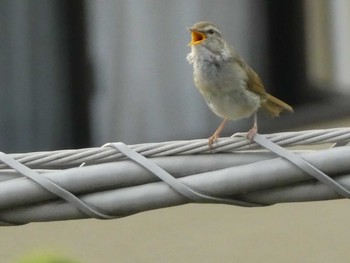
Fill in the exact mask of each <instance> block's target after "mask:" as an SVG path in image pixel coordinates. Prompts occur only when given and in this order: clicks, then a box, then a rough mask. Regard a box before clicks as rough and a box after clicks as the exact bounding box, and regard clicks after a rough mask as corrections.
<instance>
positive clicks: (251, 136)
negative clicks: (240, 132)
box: [247, 125, 258, 142]
mask: <svg viewBox="0 0 350 263" xmlns="http://www.w3.org/2000/svg"><path fill="white" fill-rule="evenodd" d="M257 133H258V126H257V125H253V127H252V128H251V129H250V130H249V131H248V133H247V139H248V140H249V141H250V142H252V141H253V139H254V137H255V135H256V134H257Z"/></svg>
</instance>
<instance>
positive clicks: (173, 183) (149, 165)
mask: <svg viewBox="0 0 350 263" xmlns="http://www.w3.org/2000/svg"><path fill="white" fill-rule="evenodd" d="M105 146H109V147H113V148H115V149H117V150H119V151H120V152H122V153H123V154H124V155H125V156H127V157H128V158H130V159H131V160H133V161H135V162H136V163H137V164H139V165H141V166H142V167H144V168H145V169H147V170H149V171H150V172H151V173H152V174H154V175H155V176H157V177H158V178H160V179H161V180H162V181H163V182H165V183H167V184H168V185H169V186H170V187H172V188H173V189H175V190H176V191H177V192H179V193H180V194H182V195H183V196H185V197H187V198H188V199H189V200H191V201H195V202H198V203H201V202H207V203H210V202H212V203H222V204H230V205H237V206H247V207H253V206H261V205H260V204H256V203H248V202H241V201H239V200H234V199H226V198H219V197H215V196H211V195H207V194H204V193H201V192H199V191H196V190H194V189H192V188H191V187H188V186H187V185H186V184H184V183H181V181H179V180H177V179H176V178H175V177H173V176H172V175H171V174H169V173H168V172H167V171H165V170H164V169H162V168H161V167H160V166H158V165H156V164H155V163H154V162H152V161H150V160H149V159H147V158H145V157H144V156H142V155H141V154H139V153H137V152H136V151H134V150H132V149H130V148H129V147H128V146H126V145H125V144H124V143H122V142H117V143H108V144H106V145H105Z"/></svg>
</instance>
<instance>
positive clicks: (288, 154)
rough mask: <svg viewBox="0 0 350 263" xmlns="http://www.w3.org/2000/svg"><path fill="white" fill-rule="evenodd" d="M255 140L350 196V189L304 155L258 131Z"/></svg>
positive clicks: (332, 187)
mask: <svg viewBox="0 0 350 263" xmlns="http://www.w3.org/2000/svg"><path fill="white" fill-rule="evenodd" d="M253 140H254V141H255V142H257V143H259V144H260V145H261V146H263V147H265V148H266V149H268V150H270V151H272V152H274V153H276V154H277V155H278V156H281V157H283V158H285V159H287V160H288V161H290V162H291V163H293V164H295V165H296V166H297V167H299V168H300V169H301V170H303V171H305V172H306V173H308V174H310V175H311V176H313V177H315V178H316V179H317V180H319V181H321V182H322V183H324V184H326V185H328V186H329V187H330V188H331V189H333V190H334V191H335V192H337V193H338V194H340V195H342V196H343V197H345V198H350V191H349V190H348V189H346V188H345V187H343V186H342V185H340V184H339V183H337V182H336V181H334V180H333V179H332V178H330V177H329V176H328V175H326V174H325V173H324V172H322V171H321V170H319V169H317V168H316V167H315V166H313V165H312V164H311V163H309V162H307V161H306V160H304V159H303V158H302V157H300V156H298V155H296V154H294V153H292V152H290V151H287V150H286V149H284V148H282V147H280V146H278V145H277V144H274V143H272V142H271V141H269V140H267V139H266V138H264V136H261V135H260V134H258V133H257V134H256V135H255V137H254V138H253Z"/></svg>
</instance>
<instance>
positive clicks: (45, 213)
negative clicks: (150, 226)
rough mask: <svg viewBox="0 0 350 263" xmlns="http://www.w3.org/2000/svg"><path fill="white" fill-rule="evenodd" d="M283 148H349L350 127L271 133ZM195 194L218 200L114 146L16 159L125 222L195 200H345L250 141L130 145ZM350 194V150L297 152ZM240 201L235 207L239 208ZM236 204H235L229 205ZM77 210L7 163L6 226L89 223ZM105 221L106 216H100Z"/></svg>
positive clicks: (1, 211) (2, 171)
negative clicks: (177, 185) (153, 170)
mask: <svg viewBox="0 0 350 263" xmlns="http://www.w3.org/2000/svg"><path fill="white" fill-rule="evenodd" d="M264 137H265V138H266V139H268V140H270V141H271V142H273V143H275V144H278V145H280V146H283V147H289V146H300V145H314V144H325V143H327V144H329V143H338V144H339V143H342V144H344V143H346V142H349V141H350V128H337V129H328V130H311V131H301V132H287V133H276V134H268V135H264ZM129 147H130V148H131V149H132V150H134V151H136V152H137V153H139V154H141V155H143V156H145V157H147V158H148V160H150V161H151V162H152V163H154V164H156V165H157V166H159V167H160V168H162V169H164V170H165V171H166V172H167V173H169V174H171V175H172V176H173V177H174V178H177V181H179V182H180V183H182V184H183V185H185V186H188V187H189V188H190V189H194V190H195V191H197V192H199V193H201V194H204V195H206V196H210V197H213V198H212V199H211V200H210V199H196V200H194V199H190V198H189V197H187V196H184V195H182V194H181V193H179V192H178V191H177V190H176V189H174V188H173V187H171V186H170V185H168V184H167V183H165V182H163V181H162V180H160V179H159V178H158V177H157V176H155V175H154V174H153V173H151V172H150V171H148V170H147V169H145V168H143V167H142V166H141V165H140V164H138V163H137V162H135V161H131V160H129V159H128V158H127V157H125V155H124V154H122V153H121V152H120V151H118V150H117V149H115V148H113V147H108V146H107V147H102V148H88V149H78V150H63V151H52V152H35V153H24V154H8V155H7V157H9V158H11V159H14V160H16V161H18V162H20V163H21V164H23V165H25V166H26V167H28V168H30V169H31V171H34V172H35V173H37V174H40V175H42V176H43V177H45V178H46V179H48V180H49V181H50V182H52V183H53V184H56V185H58V186H59V187H61V188H62V189H64V190H65V191H67V192H69V193H71V194H72V195H74V196H76V197H77V198H78V199H79V200H81V202H83V203H84V204H87V205H88V206H89V207H92V209H95V210H96V211H98V212H101V213H102V214H104V215H108V216H107V217H105V218H118V217H124V216H128V215H132V214H135V213H139V212H142V211H147V210H152V209H159V208H163V207H170V206H176V205H181V204H186V203H189V202H197V203H220V201H219V200H233V201H234V202H236V203H235V204H238V205H240V204H241V205H243V206H264V205H271V204H276V203H283V202H302V201H317V200H330V199H338V198H343V197H342V196H341V195H339V194H338V193H336V192H335V191H333V190H332V189H330V188H329V187H328V186H327V185H325V184H323V183H321V182H319V181H317V180H315V179H314V178H313V177H311V176H309V175H308V174H306V173H305V172H303V171H302V170H301V169H299V167H297V166H295V165H293V164H291V163H290V162H288V161H287V160H285V159H283V158H281V157H279V156H277V155H276V154H275V153H271V152H269V151H266V150H264V149H261V148H259V145H258V144H256V143H250V142H249V141H247V140H246V139H245V138H243V137H239V136H236V137H232V138H221V139H219V141H218V142H217V143H215V144H214V147H213V149H209V148H208V143H207V140H206V139H201V140H190V141H174V142H162V143H149V144H138V145H131V146H129ZM290 152H294V153H296V154H297V155H299V156H301V157H302V158H303V159H305V160H306V161H308V162H309V163H311V164H313V165H314V166H316V167H317V168H318V169H320V170H321V171H323V172H324V173H326V174H327V175H328V176H330V177H332V178H333V179H334V180H335V181H337V182H338V183H340V184H341V185H342V186H344V187H345V188H347V189H350V188H349V187H350V162H349V160H350V147H348V146H343V147H335V148H330V149H324V150H317V151H310V150H307V151H305V150H304V151H295V150H294V151H293V150H290ZM234 202H233V203H234ZM222 203H229V202H222ZM89 217H91V215H90V214H87V213H84V211H82V209H80V207H79V206H75V205H73V204H72V203H69V202H67V201H65V200H63V199H62V198H60V197H58V196H57V195H56V194H54V193H52V192H50V191H48V190H47V189H45V188H44V187H42V186H41V185H38V184H37V183H36V182H35V181H33V180H31V179H29V178H27V177H24V176H23V175H22V174H21V173H18V172H17V171H16V170H15V169H11V168H9V167H8V166H7V165H6V164H1V165H0V223H1V222H2V225H13V224H24V223H29V222H44V221H56V220H69V219H80V218H89ZM97 218H98V217H97Z"/></svg>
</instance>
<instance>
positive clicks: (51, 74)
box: [0, 0, 350, 263]
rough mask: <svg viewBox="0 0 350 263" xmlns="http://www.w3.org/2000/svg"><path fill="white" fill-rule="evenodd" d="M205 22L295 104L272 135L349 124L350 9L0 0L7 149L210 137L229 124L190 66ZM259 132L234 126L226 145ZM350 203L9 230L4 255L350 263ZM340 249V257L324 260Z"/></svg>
mask: <svg viewBox="0 0 350 263" xmlns="http://www.w3.org/2000/svg"><path fill="white" fill-rule="evenodd" d="M200 20H209V21H212V22H214V23H215V24H217V25H218V26H219V27H220V29H221V31H222V32H223V34H224V36H225V38H226V39H227V41H229V42H230V43H232V44H233V45H234V46H235V47H236V49H237V50H238V51H239V53H240V54H241V56H242V57H243V58H245V60H246V61H247V62H248V63H249V64H250V65H251V66H252V68H254V69H255V70H256V71H257V72H258V73H259V74H260V76H261V78H262V79H263V81H264V83H265V86H266V89H267V90H268V91H269V92H270V93H272V94H273V95H275V96H276V97H278V98H280V99H283V100H284V101H286V102H287V103H289V104H291V105H292V106H293V107H294V109H295V113H294V114H288V113H286V114H283V115H282V116H281V117H280V118H278V119H274V120H270V119H268V118H265V117H264V116H261V118H260V119H259V126H260V132H261V133H268V132H273V131H286V130H291V129H293V130H297V129H304V128H310V127H312V128H320V127H322V128H327V127H331V126H338V127H339V126H341V125H349V124H350V117H349V113H350V106H349V95H350V74H349V70H350V48H349V44H348V43H350V29H349V28H350V1H348V0H332V1H329V0H304V1H302V0H294V1H281V0H216V1H209V0H176V1H170V0H168V1H157V0H143V1H138V0H128V1H126V0H101V1H94V0H85V1H84V0H74V1H70V0H50V1H44V0H26V1H22V0H0V36H1V41H0V92H1V95H0V127H1V128H0V150H1V151H4V152H8V153H14V152H27V151H38V150H54V149H66V148H82V147H89V146H100V145H102V144H104V143H106V142H111V141H123V142H125V143H127V144H136V143H141V142H155V141H169V140H182V139H194V138H206V137H208V136H210V135H211V133H212V132H213V131H214V130H215V129H216V128H217V125H218V124H219V123H220V122H221V120H220V119H219V118H218V117H217V116H215V115H214V114H213V113H212V112H211V111H210V110H209V108H208V107H207V106H206V104H205V102H204V100H203V99H202V97H201V95H200V94H199V93H198V91H197V90H196V88H195V87H194V83H193V79H192V67H191V66H190V65H189V64H188V63H187V61H186V60H185V58H186V55H187V53H189V51H190V48H189V47H188V46H187V43H188V42H189V41H190V34H189V32H188V30H187V29H186V28H187V27H189V26H191V25H193V24H194V23H195V22H197V21H200ZM251 122H252V120H242V121H237V122H234V123H231V124H230V125H229V126H228V127H226V129H225V130H224V132H223V135H226V136H229V135H231V134H233V133H235V132H237V131H246V130H248V129H249V128H250V127H251ZM344 202H346V201H334V202H332V203H331V204H330V203H329V202H323V203H322V204H320V203H319V204H314V203H313V204H297V205H295V204H288V205H279V206H273V207H269V208H263V209H252V210H248V209H244V208H237V207H228V206H212V205H200V206H199V205H196V206H195V205H187V206H181V207H177V208H171V209H163V210H160V211H153V212H148V213H144V214H141V215H135V216H132V217H130V218H125V219H121V220H115V221H109V222H102V221H96V220H86V221H83V222H81V221H80V222H61V223H46V224H29V225H27V226H21V227H14V228H1V229H0V257H1V258H2V260H1V261H2V262H5V263H8V262H13V261H11V260H14V259H15V258H17V257H16V256H18V255H20V254H22V253H25V252H26V251H31V250H32V249H39V250H40V249H42V248H43V249H46V248H48V249H50V250H51V249H53V250H58V251H61V250H62V251H63V253H64V252H66V253H68V254H71V255H74V256H77V257H78V258H81V259H82V261H81V262H115V260H113V259H115V258H118V259H120V260H121V261H119V262H164V261H166V262H179V261H182V262H198V261H200V262H213V261H215V262H232V260H233V259H236V261H238V262H273V260H272V259H274V258H276V259H279V260H276V261H278V262H281V261H282V260H283V262H296V261H297V260H298V261H300V260H302V259H305V258H306V259H308V260H306V261H307V262H329V261H330V260H333V261H335V260H336V262H346V261H343V260H342V259H343V256H344V255H346V254H347V255H349V252H348V249H347V248H346V246H342V244H343V243H342V240H344V242H346V241H348V239H349V235H348V234H347V233H344V232H342V231H341V229H340V228H338V227H341V226H342V223H341V222H343V221H344V224H345V222H348V221H349V219H350V214H349V213H348V214H343V212H344V211H343V210H342V208H343V207H345V203H344ZM346 205H347V206H346V209H347V211H348V210H349V209H348V203H346ZM344 209H345V208H344ZM291 219H292V220H291ZM291 221H292V222H291ZM330 222H331V223H330ZM344 224H343V225H344ZM291 229H293V231H290V230H291ZM339 231H340V232H339ZM164 240H165V242H164ZM300 242H304V243H300ZM329 244H332V246H333V248H332V251H327V249H323V250H320V248H321V247H326V246H329ZM116 246H119V247H117V248H116ZM252 248H254V251H255V253H251V249H252ZM335 248H336V249H335ZM249 251H250V252H249ZM315 251H317V253H315ZM170 258H171V260H170ZM325 258H327V259H329V260H326V261H324V259H325ZM165 259H169V260H165ZM225 260H226V261H225ZM304 262H305V261H304Z"/></svg>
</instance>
